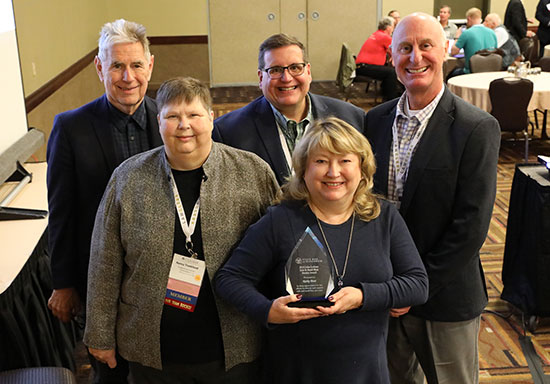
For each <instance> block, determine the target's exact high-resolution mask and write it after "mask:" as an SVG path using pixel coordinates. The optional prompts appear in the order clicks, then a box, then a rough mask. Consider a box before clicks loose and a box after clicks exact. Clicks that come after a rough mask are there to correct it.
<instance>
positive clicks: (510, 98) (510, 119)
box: [489, 77, 533, 162]
mask: <svg viewBox="0 0 550 384" xmlns="http://www.w3.org/2000/svg"><path fill="white" fill-rule="evenodd" d="M532 95H533V82H532V81H531V80H527V79H520V78H516V77H505V78H502V79H496V80H493V81H491V84H490V85H489V97H490V98H491V104H492V110H491V115H493V116H494V117H495V118H496V119H497V120H498V123H499V124H500V131H501V132H503V133H504V132H509V133H513V134H514V137H515V134H516V133H517V132H523V136H524V139H525V162H527V159H528V157H529V132H528V130H527V129H528V128H529V125H531V126H532V125H533V123H531V122H530V121H529V116H528V113H527V106H528V105H529V101H530V100H531V96H532Z"/></svg>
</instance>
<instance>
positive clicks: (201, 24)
mask: <svg viewBox="0 0 550 384" xmlns="http://www.w3.org/2000/svg"><path fill="white" fill-rule="evenodd" d="M73 1H74V0H73ZM207 3H208V0H178V1H175V0H155V1H151V0H115V1H108V2H107V14H108V18H109V20H114V19H118V18H121V17H123V18H125V19H128V20H132V21H136V22H138V23H141V24H143V25H145V26H146V27H147V33H148V35H149V36H191V35H208V4H207Z"/></svg>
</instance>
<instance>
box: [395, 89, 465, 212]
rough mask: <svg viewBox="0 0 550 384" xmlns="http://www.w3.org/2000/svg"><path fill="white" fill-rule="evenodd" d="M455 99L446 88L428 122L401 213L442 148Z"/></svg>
mask: <svg viewBox="0 0 550 384" xmlns="http://www.w3.org/2000/svg"><path fill="white" fill-rule="evenodd" d="M453 110H454V100H453V95H452V93H451V92H450V91H449V90H448V89H447V88H445V91H444V93H443V96H442V97H441V100H440V101H439V104H438V105H437V107H436V108H435V111H434V113H433V115H432V117H431V118H430V121H429V122H428V126H427V127H426V130H425V131H424V134H423V135H422V138H421V139H420V142H419V143H418V147H417V148H416V151H415V154H414V156H413V158H412V161H411V164H410V166H409V174H408V176H407V181H406V182H405V188H404V190H403V197H402V199H401V208H400V211H401V214H402V215H403V216H405V214H406V212H407V209H408V207H409V205H410V203H411V201H412V197H413V196H414V192H415V190H416V187H417V186H418V183H419V181H420V179H421V178H422V173H423V172H424V170H425V169H426V166H427V164H428V162H429V160H430V158H431V157H432V155H433V153H434V151H436V150H437V148H441V145H440V144H439V142H440V141H441V140H443V139H445V137H446V136H447V133H448V131H449V129H450V126H451V124H452V123H453V122H454V116H453Z"/></svg>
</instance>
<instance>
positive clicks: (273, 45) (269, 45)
mask: <svg viewBox="0 0 550 384" xmlns="http://www.w3.org/2000/svg"><path fill="white" fill-rule="evenodd" d="M289 45H296V46H297V47H298V48H300V49H301V50H302V57H303V59H304V63H307V62H308V59H307V54H306V48H305V47H304V44H302V43H301V42H300V40H298V39H297V38H295V37H293V36H289V35H287V34H286V33H278V34H276V35H272V36H270V37H268V38H267V39H265V40H264V42H263V43H262V44H261V45H260V51H259V53H258V69H260V70H262V69H265V53H266V52H267V51H271V50H272V49H277V48H281V47H288V46H289Z"/></svg>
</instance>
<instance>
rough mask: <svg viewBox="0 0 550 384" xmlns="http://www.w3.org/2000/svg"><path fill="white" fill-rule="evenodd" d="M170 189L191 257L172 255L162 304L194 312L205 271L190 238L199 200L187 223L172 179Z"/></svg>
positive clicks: (195, 223)
mask: <svg viewBox="0 0 550 384" xmlns="http://www.w3.org/2000/svg"><path fill="white" fill-rule="evenodd" d="M172 189H173V192H174V200H175V203H176V211H177V212H178V217H179V220H180V224H181V228H182V230H183V233H184V234H185V248H186V250H187V252H189V255H190V256H191V257H187V256H183V255H179V254H177V253H174V257H173V259H172V266H171V267H170V275H169V277H168V286H167V288H166V296H165V298H164V303H165V304H167V305H170V306H172V307H175V308H179V309H183V310H185V311H188V312H194V311H195V306H196V305H197V300H198V297H199V292H200V289H201V285H202V279H203V277H204V271H205V269H206V263H205V262H204V260H199V259H198V255H197V253H196V252H195V251H194V250H193V242H192V241H191V236H192V235H193V233H194V232H195V227H196V225H197V220H198V217H199V207H200V198H198V199H197V202H196V203H195V207H194V208H193V212H192V214H191V219H190V220H189V223H187V219H186V217H185V211H184V209H183V204H182V202H181V198H180V195H179V192H178V188H177V186H176V183H175V181H174V178H172Z"/></svg>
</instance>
